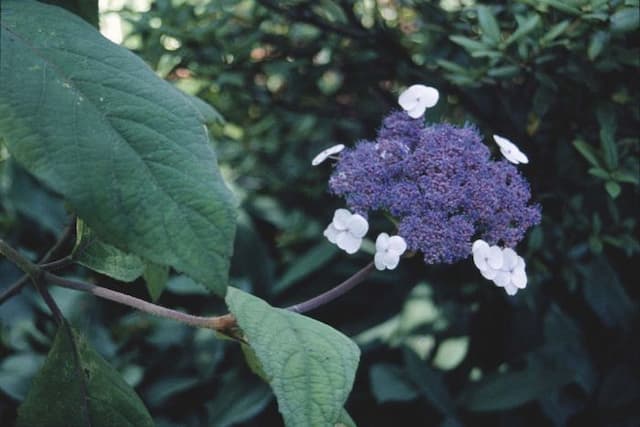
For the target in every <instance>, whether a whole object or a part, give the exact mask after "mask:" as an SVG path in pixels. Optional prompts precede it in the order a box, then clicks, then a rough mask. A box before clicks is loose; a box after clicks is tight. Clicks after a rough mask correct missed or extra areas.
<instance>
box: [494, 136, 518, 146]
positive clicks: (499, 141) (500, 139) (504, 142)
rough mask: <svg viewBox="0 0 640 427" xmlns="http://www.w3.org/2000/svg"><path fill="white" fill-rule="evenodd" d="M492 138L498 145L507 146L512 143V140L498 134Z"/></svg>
mask: <svg viewBox="0 0 640 427" xmlns="http://www.w3.org/2000/svg"><path fill="white" fill-rule="evenodd" d="M493 140H494V141H495V142H496V144H498V147H500V148H502V147H509V146H510V145H514V144H513V142H511V141H509V140H508V139H507V138H504V137H502V136H500V135H493Z"/></svg>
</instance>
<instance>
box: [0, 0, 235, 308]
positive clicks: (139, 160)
mask: <svg viewBox="0 0 640 427" xmlns="http://www.w3.org/2000/svg"><path fill="white" fill-rule="evenodd" d="M1 16H2V20H1V21H0V27H1V31H2V33H1V37H0V39H1V43H2V44H1V48H2V55H1V56H0V71H1V74H2V80H1V81H0V133H1V134H2V135H3V137H4V138H5V140H6V143H7V147H8V149H9V151H10V152H11V154H12V155H13V156H14V157H15V158H16V159H17V160H18V161H19V162H20V163H22V165H24V166H25V167H26V168H27V169H28V170H29V171H30V172H32V173H33V174H35V175H36V176H37V177H38V178H40V179H41V180H42V181H44V182H45V183H47V184H48V185H49V186H50V187H52V188H53V189H54V190H56V191H58V192H59V193H61V194H62V195H64V197H65V198H66V199H67V200H68V202H69V203H70V204H71V205H72V207H73V208H74V209H75V210H76V212H77V214H78V215H79V216H80V217H81V218H82V219H84V220H85V221H86V222H87V224H88V225H89V227H91V229H92V230H93V231H95V232H96V234H97V235H98V236H99V237H100V238H101V239H102V240H104V241H105V242H106V243H109V244H112V245H114V246H116V247H118V248H119V249H121V250H123V251H125V252H128V253H133V254H136V255H139V256H142V257H143V258H146V259H148V260H151V261H153V262H155V263H157V264H163V265H169V266H172V267H174V268H175V269H177V270H179V271H182V272H184V273H186V274H188V275H190V276H191V277H192V278H194V279H195V280H197V281H199V282H201V283H202V284H204V285H206V286H207V287H208V288H210V289H212V290H213V291H215V292H216V293H218V294H220V295H223V294H224V293H225V291H226V284H227V283H226V281H227V272H228V267H229V257H230V255H231V252H232V245H233V236H234V230H235V209H234V202H233V198H232V195H231V193H230V192H229V190H228V189H227V187H226V186H225V184H224V182H223V180H222V177H221V175H220V173H219V171H218V169H217V166H216V156H215V153H214V151H213V149H212V147H211V145H210V143H209V140H208V136H207V132H206V129H205V127H204V126H203V124H202V121H203V117H202V114H201V113H200V112H199V111H198V110H197V109H196V108H195V107H194V106H193V103H192V102H190V101H189V100H188V99H187V97H185V96H184V95H183V94H182V93H180V92H179V91H177V90H176V89H175V88H173V87H172V86H171V85H170V84H168V83H167V82H165V81H163V80H161V79H159V78H158V77H156V75H155V74H154V73H153V71H152V70H151V69H150V68H149V67H147V66H146V65H145V64H144V63H143V62H142V61H141V60H140V59H139V58H137V57H136V56H135V55H133V54H132V53H130V52H129V51H127V50H126V49H124V48H122V47H120V46H117V45H114V44H112V43H111V42H109V41H108V40H106V39H105V38H103V37H102V36H101V35H100V34H99V33H98V32H97V31H96V30H95V29H94V28H92V27H91V26H90V25H89V24H87V23H85V22H84V21H82V20H81V19H80V18H78V17H76V16H74V15H72V14H70V13H68V12H66V11H64V10H63V9H60V8H57V7H52V6H48V5H44V4H41V3H37V2H32V1H14V0H6V1H3V2H2V15H1Z"/></svg>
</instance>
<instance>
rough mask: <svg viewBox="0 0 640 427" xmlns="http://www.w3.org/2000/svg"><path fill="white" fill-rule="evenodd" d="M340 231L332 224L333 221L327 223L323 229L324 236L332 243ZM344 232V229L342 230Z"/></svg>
mask: <svg viewBox="0 0 640 427" xmlns="http://www.w3.org/2000/svg"><path fill="white" fill-rule="evenodd" d="M339 233H340V231H338V230H337V229H336V228H335V227H334V226H333V223H331V224H329V226H328V227H327V228H326V229H325V230H324V233H323V234H324V236H325V237H326V238H327V239H328V240H329V241H330V242H331V243H333V244H335V243H336V238H337V237H338V234H339ZM343 233H344V231H343Z"/></svg>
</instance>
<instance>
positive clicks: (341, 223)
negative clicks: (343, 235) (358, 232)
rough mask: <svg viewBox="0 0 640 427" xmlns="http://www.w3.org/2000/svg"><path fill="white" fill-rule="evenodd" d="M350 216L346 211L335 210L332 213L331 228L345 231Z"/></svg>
mask: <svg viewBox="0 0 640 427" xmlns="http://www.w3.org/2000/svg"><path fill="white" fill-rule="evenodd" d="M352 216H353V215H352V214H351V212H349V211H348V210H346V209H336V211H335V212H334V213H333V226H334V227H335V228H336V229H338V230H346V229H347V226H348V223H349V220H350V219H351V217H352Z"/></svg>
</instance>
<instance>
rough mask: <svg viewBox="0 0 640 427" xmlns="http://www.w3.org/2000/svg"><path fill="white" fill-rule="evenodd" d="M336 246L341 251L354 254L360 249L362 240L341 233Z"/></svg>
mask: <svg viewBox="0 0 640 427" xmlns="http://www.w3.org/2000/svg"><path fill="white" fill-rule="evenodd" d="M336 244H337V245H338V247H339V248H340V249H342V250H343V251H345V252H346V253H348V254H354V253H356V252H358V249H360V245H361V244H362V239H361V238H358V237H355V236H353V235H351V234H350V233H340V234H338V237H337V238H336Z"/></svg>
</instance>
